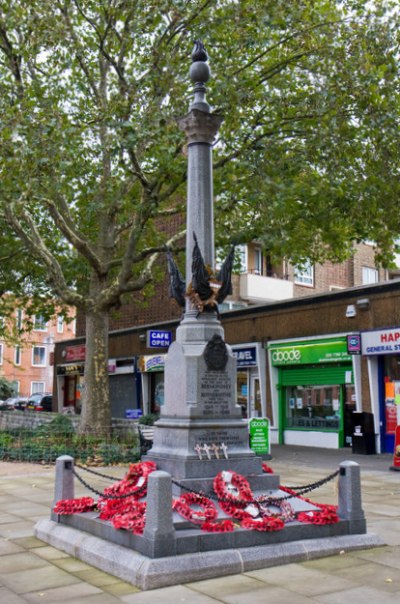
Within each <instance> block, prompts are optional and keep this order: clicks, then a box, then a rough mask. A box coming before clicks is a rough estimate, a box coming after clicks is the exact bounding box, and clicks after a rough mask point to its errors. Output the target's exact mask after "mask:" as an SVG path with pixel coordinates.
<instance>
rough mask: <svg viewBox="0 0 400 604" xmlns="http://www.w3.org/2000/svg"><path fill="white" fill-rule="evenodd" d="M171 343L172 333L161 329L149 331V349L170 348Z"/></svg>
mask: <svg viewBox="0 0 400 604" xmlns="http://www.w3.org/2000/svg"><path fill="white" fill-rule="evenodd" d="M171 342H172V332H171V331H160V330H159V329H149V330H148V331H147V348H169V346H170V345H171Z"/></svg>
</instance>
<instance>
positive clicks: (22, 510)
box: [0, 445, 400, 604]
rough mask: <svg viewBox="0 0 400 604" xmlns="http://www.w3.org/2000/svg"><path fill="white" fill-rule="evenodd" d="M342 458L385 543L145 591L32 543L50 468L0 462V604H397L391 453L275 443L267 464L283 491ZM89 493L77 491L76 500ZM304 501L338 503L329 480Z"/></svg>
mask: <svg viewBox="0 0 400 604" xmlns="http://www.w3.org/2000/svg"><path fill="white" fill-rule="evenodd" d="M345 460H351V461H356V462H357V463H359V464H360V466H361V482H362V498H363V499H362V500H363V508H364V511H365V515H366V518H367V526H368V533H375V534H377V535H379V536H380V537H381V538H382V539H383V540H384V542H385V543H386V544H387V545H385V546H382V547H378V548H374V549H370V550H359V551H356V552H346V551H343V552H341V554H340V555H337V556H330V557H326V558H321V559H319V560H308V561H306V562H301V563H292V564H286V565H282V566H276V567H273V568H267V569H261V570H256V571H251V572H246V573H242V574H238V575H230V576H226V577H221V578H215V579H209V580H203V581H198V582H191V583H186V584H184V585H176V586H172V587H163V588H160V589H155V590H151V591H140V590H139V589H138V588H137V587H135V586H133V585H131V584H129V583H125V582H123V581H121V580H120V579H118V578H116V577H114V576H112V575H109V574H107V573H104V572H102V571H100V570H98V569H96V568H93V567H91V566H90V565H88V564H86V563H84V562H81V561H80V560H77V559H76V558H73V557H71V556H69V555H68V554H65V553H64V552H62V551H60V550H57V549H55V548H54V547H51V546H49V545H47V544H46V543H44V542H42V541H40V540H38V539H37V538H36V537H34V536H33V527H34V525H35V524H36V522H37V521H38V520H40V519H42V518H49V512H50V506H51V503H52V500H53V491H54V467H50V466H42V465H38V464H18V463H6V462H1V461H0V602H2V603H3V602H4V604H23V603H26V602H29V603H38V602H40V603H55V602H57V603H63V604H64V603H71V604H90V603H93V604H113V603H117V602H119V603H121V602H125V603H126V604H129V603H133V604H146V603H149V604H150V603H151V604H167V603H168V604H169V603H170V602H174V603H175V604H178V603H180V602H184V603H186V604H216V603H218V602H220V603H224V604H248V603H249V602H250V601H251V603H252V604H258V603H261V602H262V603H263V604H264V603H265V602H268V604H288V603H289V604H307V603H308V604H311V603H314V604H318V603H320V604H343V602H346V601H347V602H351V604H365V602H371V601H376V602H379V604H389V603H390V604H397V603H398V602H399V601H400V572H399V570H400V472H393V471H390V469H389V468H390V466H391V464H392V456H391V455H355V454H352V452H351V450H350V449H341V450H327V449H316V448H308V447H294V446H279V445H275V446H273V447H272V459H271V460H269V461H268V462H267V463H268V464H269V465H270V466H271V467H272V468H273V470H274V471H275V473H277V474H279V475H280V477H281V484H282V485H288V486H297V485H306V484H310V483H312V482H315V481H317V480H319V479H321V478H324V477H325V476H327V475H329V474H330V473H331V472H333V471H334V470H335V469H336V468H337V467H338V465H339V463H340V462H342V461H345ZM99 470H100V471H101V469H99ZM124 472H125V468H124V467H112V468H107V469H106V473H107V474H108V475H112V476H115V477H116V478H117V479H119V478H122V476H123V475H124ZM95 480H99V481H100V482H98V483H97V484H94V486H95V487H97V488H99V489H101V490H102V489H103V488H104V487H105V486H107V485H108V484H109V481H108V482H106V481H104V480H103V479H95ZM101 480H103V484H101ZM91 483H92V481H91ZM90 494H91V493H89V492H88V491H87V490H86V489H85V488H84V487H83V486H82V485H80V484H78V485H76V496H82V495H90ZM310 497H311V498H312V499H313V500H314V501H318V502H321V503H334V504H335V503H337V483H336V481H331V482H328V483H326V484H325V485H324V486H322V487H320V488H318V489H317V490H315V491H313V492H312V493H311V494H310Z"/></svg>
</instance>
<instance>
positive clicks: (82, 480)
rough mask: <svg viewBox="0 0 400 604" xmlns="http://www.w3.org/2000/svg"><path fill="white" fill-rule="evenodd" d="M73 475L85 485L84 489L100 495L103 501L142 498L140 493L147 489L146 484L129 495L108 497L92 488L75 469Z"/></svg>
mask: <svg viewBox="0 0 400 604" xmlns="http://www.w3.org/2000/svg"><path fill="white" fill-rule="evenodd" d="M73 473H74V476H75V477H76V478H77V479H78V480H79V482H80V483H81V484H83V486H84V487H86V488H87V489H89V491H92V493H95V494H96V495H99V496H100V497H102V498H103V499H127V498H128V497H133V496H136V497H138V496H139V497H140V496H141V495H140V493H141V492H142V491H144V490H145V488H146V483H145V484H143V485H142V486H141V487H140V488H139V489H137V490H136V491H131V492H129V493H123V494H122V495H108V494H105V493H101V492H100V491H98V490H97V489H95V488H94V487H91V486H90V484H89V483H87V482H86V481H85V480H84V479H83V478H82V476H79V474H78V473H77V472H76V471H75V468H74V469H73Z"/></svg>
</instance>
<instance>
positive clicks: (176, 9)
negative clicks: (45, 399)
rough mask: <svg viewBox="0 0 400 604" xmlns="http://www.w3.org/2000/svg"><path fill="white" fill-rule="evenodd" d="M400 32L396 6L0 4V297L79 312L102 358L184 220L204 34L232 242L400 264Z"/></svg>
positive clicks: (124, 0) (312, 1)
mask: <svg viewBox="0 0 400 604" xmlns="http://www.w3.org/2000/svg"><path fill="white" fill-rule="evenodd" d="M398 22H399V12H398V9H397V8H396V3H394V2H391V0H382V1H381V2H379V3H369V2H364V1H361V2H360V1H356V0H344V1H343V2H340V3H338V2H336V0H303V1H296V2H287V1H286V0H265V1H263V2H259V3H254V2H253V1H252V0H240V1H237V0H190V1H189V0H157V1H155V0H30V2H29V3H16V2H14V1H13V0H0V115H1V121H2V124H1V129H0V178H1V181H0V182H1V185H0V225H1V228H2V232H4V233H5V236H4V240H3V242H2V244H1V246H0V251H1V255H0V256H1V270H0V281H1V283H0V289H1V291H8V292H13V293H15V295H22V293H25V292H26V289H28V291H29V294H30V295H31V296H32V295H33V294H35V293H37V294H38V295H37V297H38V299H46V298H48V297H50V296H51V297H52V299H53V300H54V299H57V300H58V301H62V302H63V303H64V304H69V305H73V306H76V307H77V308H78V309H80V311H81V312H83V313H85V314H86V317H87V329H88V345H93V346H96V345H97V344H99V341H96V342H97V344H96V342H95V341H94V340H92V339H91V335H90V334H91V333H92V332H93V333H97V334H98V335H97V337H98V339H99V340H101V337H100V335H99V333H100V331H99V325H100V324H102V325H103V330H102V333H103V340H104V338H105V337H106V336H105V334H106V333H107V316H108V313H109V312H110V310H111V309H112V308H114V307H116V306H118V305H119V304H120V303H121V301H123V299H124V296H125V295H126V294H129V293H130V292H133V291H139V290H142V289H143V288H144V287H145V286H146V284H147V283H149V281H150V280H151V279H152V275H153V269H154V261H155V258H156V254H157V253H159V252H161V251H163V250H165V248H166V245H172V244H173V242H174V240H175V239H176V238H177V236H178V234H176V233H171V232H169V230H168V228H165V225H166V223H167V221H168V217H169V216H171V215H174V214H177V213H182V212H184V210H185V182H186V170H187V160H186V156H185V149H184V144H185V141H184V140H183V135H182V133H181V132H180V130H179V128H178V126H177V123H176V119H177V118H178V117H182V116H183V115H185V113H187V111H188V106H189V102H190V99H191V97H192V90H191V88H192V86H191V83H190V82H189V78H188V68H189V61H190V52H191V49H192V45H193V40H194V39H197V38H199V39H202V40H203V42H204V43H205V45H206V48H207V50H208V53H209V56H210V64H211V70H212V74H213V75H212V79H211V80H210V82H209V83H208V100H209V102H210V103H211V104H212V105H213V107H214V108H215V109H214V110H215V111H217V112H219V113H221V114H222V115H223V116H224V122H223V125H222V127H221V130H220V133H219V139H218V141H217V142H216V145H215V149H214V168H215V170H214V177H215V210H216V233H217V241H218V243H220V244H224V243H228V241H227V235H226V234H227V233H229V238H230V239H235V240H236V241H248V240H250V239H257V240H259V241H261V242H262V244H263V245H264V247H265V249H266V250H267V251H268V252H269V253H270V254H271V255H272V256H286V257H287V258H289V259H291V260H292V261H293V262H300V261H301V260H304V259H306V258H311V259H312V260H320V261H321V260H323V259H324V258H337V259H339V260H341V259H343V258H344V257H345V255H346V254H348V253H349V252H350V249H351V244H352V242H354V241H359V240H363V239H367V238H368V239H372V240H373V241H375V242H376V244H377V246H378V247H379V249H380V250H381V257H382V259H384V260H387V259H388V258H390V255H391V253H392V252H393V241H394V240H395V239H396V237H397V236H398V234H399V232H400V224H399V221H400V218H399V212H398V205H399V204H398V198H399V196H398V193H399V178H398V177H399V152H398V144H397V132H398V122H399V67H398V51H399V31H400V29H399V27H398V26H399V23H398ZM227 226H229V228H227ZM174 236H175V238H174ZM10 250H16V253H15V254H14V253H11V254H10V253H9V252H10ZM91 321H92V322H91ZM95 325H96V327H95ZM95 339H96V338H95ZM100 348H101V346H100ZM96 350H97V353H98V354H97V353H96V355H95V356H96V358H97V361H96V363H97V365H96V366H97V367H98V366H100V365H101V363H103V364H105V362H106V357H107V350H106V344H104V341H103V348H102V352H101V353H100V352H99V349H96ZM99 355H100V356H99ZM100 361H101V363H100V365H99V362H100ZM89 371H90V370H89V369H88V372H89ZM92 371H93V372H95V371H96V369H95V367H94V366H93V367H92ZM96 379H97V383H102V384H103V385H104V383H105V382H104V381H102V379H100V378H99V375H97V378H96ZM95 381H96V380H95ZM87 384H88V385H87V388H86V390H87V392H88V393H89V394H88V395H87V396H88V397H90V396H91V394H90V393H91V392H92V386H93V388H94V390H95V388H96V387H95V385H92V386H91V385H90V381H88V382H87ZM105 390H106V389H104V388H103V394H101V395H100V393H99V392H97V395H96V396H97V398H98V399H99V400H100V401H103V402H104V400H105V396H106V395H105V394H104V393H105ZM92 419H93V418H92ZM103 421H104V422H106V421H107V420H106V419H103Z"/></svg>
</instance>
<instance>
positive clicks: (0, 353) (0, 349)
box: [0, 344, 3, 365]
mask: <svg viewBox="0 0 400 604" xmlns="http://www.w3.org/2000/svg"><path fill="white" fill-rule="evenodd" d="M2 364H3V344H0V365H2Z"/></svg>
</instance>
